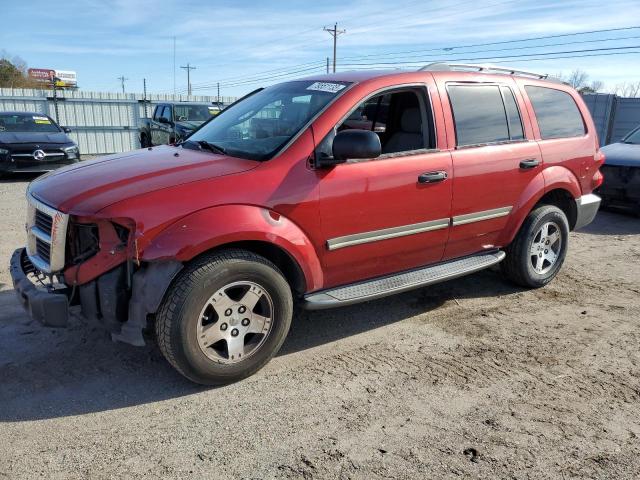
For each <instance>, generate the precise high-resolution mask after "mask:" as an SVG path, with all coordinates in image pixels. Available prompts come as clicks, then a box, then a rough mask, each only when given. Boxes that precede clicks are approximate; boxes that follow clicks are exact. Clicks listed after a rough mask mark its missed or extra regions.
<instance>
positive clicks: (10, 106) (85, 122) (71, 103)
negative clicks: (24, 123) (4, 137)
mask: <svg viewBox="0 0 640 480" xmlns="http://www.w3.org/2000/svg"><path fill="white" fill-rule="evenodd" d="M57 96H58V99H57V102H54V100H53V92H52V91H51V90H31V89H9V88H0V111H21V112H25V111H26V112H38V113H44V114H47V115H49V116H50V117H51V118H53V119H54V120H57V122H58V123H59V124H60V125H62V126H65V127H69V128H71V130H72V132H71V133H70V137H71V138H72V139H73V140H74V141H76V142H77V143H78V145H79V146H80V152H81V153H83V154H94V155H95V154H105V153H118V152H127V151H129V150H134V149H136V148H139V147H140V143H139V139H138V125H139V123H140V119H142V118H144V117H148V116H150V115H151V113H152V111H153V106H154V105H155V104H157V103H161V102H165V101H169V102H173V101H189V102H202V103H207V104H211V103H212V102H214V101H216V100H217V98H216V97H205V96H195V95H193V96H187V95H157V94H148V95H147V101H148V103H145V102H144V97H143V95H142V94H136V93H106V92H83V91H75V92H74V91H60V92H58V95H57ZM233 101H235V98H234V97H220V102H222V103H224V104H228V103H231V102H233ZM56 103H57V106H58V115H57V116H56V108H55V105H56ZM145 107H146V110H147V112H146V113H145Z"/></svg>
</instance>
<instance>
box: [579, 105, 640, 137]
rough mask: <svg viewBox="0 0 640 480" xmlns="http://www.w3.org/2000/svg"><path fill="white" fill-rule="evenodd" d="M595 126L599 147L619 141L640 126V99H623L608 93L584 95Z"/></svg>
mask: <svg viewBox="0 0 640 480" xmlns="http://www.w3.org/2000/svg"><path fill="white" fill-rule="evenodd" d="M583 98H584V101H585V103H586V104H587V107H589V111H590V112H591V116H592V117H593V121H594V122H595V124H596V130H597V131H598V137H599V138H600V145H608V144H609V143H614V142H617V141H619V140H621V139H622V138H623V137H624V136H625V135H626V134H627V133H629V132H630V131H631V130H633V129H634V128H636V127H637V126H638V125H640V98H625V97H618V96H617V95H613V94H608V93H593V94H586V95H584V97H583Z"/></svg>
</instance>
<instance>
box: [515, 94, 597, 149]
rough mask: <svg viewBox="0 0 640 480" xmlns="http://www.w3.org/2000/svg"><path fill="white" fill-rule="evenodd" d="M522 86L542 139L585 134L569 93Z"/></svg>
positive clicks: (582, 123) (574, 103) (576, 108)
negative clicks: (531, 106) (531, 107)
mask: <svg viewBox="0 0 640 480" xmlns="http://www.w3.org/2000/svg"><path fill="white" fill-rule="evenodd" d="M524 88H525V90H526V91H527V95H528V96H529V99H530V100H531V104H532V105H533V110H534V112H535V113H536V118H537V119H538V127H540V136H541V137H542V139H543V140H545V139H548V138H563V137H580V136H582V135H584V134H585V132H586V130H585V128H584V120H583V119H582V115H581V114H580V110H578V106H577V105H576V102H575V100H574V99H573V97H572V96H571V95H569V94H568V93H567V92H563V91H561V90H556V89H554V88H546V87H534V86H531V85H529V86H526V87H524Z"/></svg>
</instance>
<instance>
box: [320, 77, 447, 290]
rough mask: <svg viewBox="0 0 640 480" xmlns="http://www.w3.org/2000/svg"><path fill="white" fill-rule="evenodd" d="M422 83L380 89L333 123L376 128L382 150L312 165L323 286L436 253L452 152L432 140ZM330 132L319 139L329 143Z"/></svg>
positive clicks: (442, 235)
mask: <svg viewBox="0 0 640 480" xmlns="http://www.w3.org/2000/svg"><path fill="white" fill-rule="evenodd" d="M425 87H426V86H425V85H422V86H407V87H397V86H396V87H393V88H389V89H388V90H384V91H379V92H377V93H376V94H375V95H371V96H369V97H368V98H364V99H362V100H361V102H360V103H359V104H358V105H357V106H355V105H354V109H353V110H352V111H351V112H350V113H349V114H348V115H347V116H346V118H344V119H343V121H342V122H341V123H339V124H338V125H336V128H335V130H338V131H339V130H343V129H354V128H355V129H366V130H372V131H374V132H376V133H377V134H378V135H379V137H380V139H381V144H382V152H383V153H382V155H381V156H380V157H378V158H375V159H369V160H357V161H348V162H347V163H344V164H340V165H336V166H335V167H333V168H332V169H329V170H318V171H317V174H318V175H319V176H320V178H319V182H320V217H321V225H322V231H323V236H324V238H325V241H326V243H325V248H326V250H325V253H324V255H323V257H322V262H323V264H324V265H323V267H324V268H323V269H324V272H325V285H326V286H333V285H339V284H346V283H350V282H353V281H355V280H361V279H365V278H371V277H376V276H380V275H385V274H389V273H393V272H398V271H402V270H406V269H410V268H415V267H417V266H420V265H426V264H429V263H434V262H438V261H440V260H441V259H442V255H443V253H444V247H445V244H446V241H447V237H448V233H449V214H450V202H451V180H450V177H451V173H452V172H451V154H450V152H448V151H439V150H437V148H436V143H435V142H436V137H437V136H436V131H435V128H434V122H433V117H434V113H433V112H434V110H432V108H431V102H430V101H429V97H428V95H427V89H426V88H425ZM438 114H440V113H438ZM439 118H440V119H441V117H439ZM335 130H334V132H335ZM332 134H333V133H330V134H329V136H328V137H327V138H325V140H324V142H323V143H326V144H327V145H331V141H332V138H331V137H330V136H331V135H332ZM441 140H444V134H443V133H442V137H441ZM320 148H322V145H321V146H320ZM327 154H329V152H327ZM428 172H441V173H442V179H441V181H437V180H436V181H434V182H433V183H424V182H421V180H420V177H421V175H422V174H425V173H428Z"/></svg>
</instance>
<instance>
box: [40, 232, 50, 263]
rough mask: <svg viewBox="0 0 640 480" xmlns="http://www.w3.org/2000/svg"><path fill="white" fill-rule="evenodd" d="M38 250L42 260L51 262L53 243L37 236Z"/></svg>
mask: <svg viewBox="0 0 640 480" xmlns="http://www.w3.org/2000/svg"><path fill="white" fill-rule="evenodd" d="M36 251H37V252H38V255H39V256H40V258H41V259H42V260H44V261H45V262H47V263H50V262H51V245H49V244H48V243H47V242H45V241H44V240H40V239H39V238H36Z"/></svg>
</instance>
